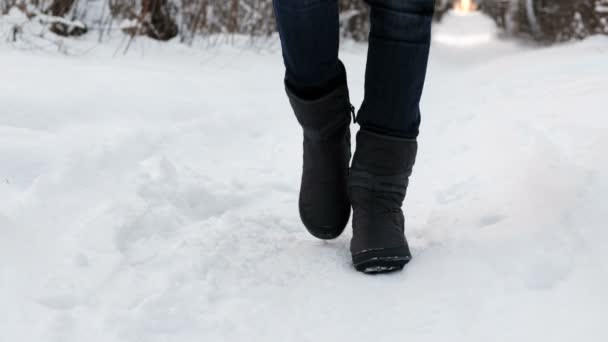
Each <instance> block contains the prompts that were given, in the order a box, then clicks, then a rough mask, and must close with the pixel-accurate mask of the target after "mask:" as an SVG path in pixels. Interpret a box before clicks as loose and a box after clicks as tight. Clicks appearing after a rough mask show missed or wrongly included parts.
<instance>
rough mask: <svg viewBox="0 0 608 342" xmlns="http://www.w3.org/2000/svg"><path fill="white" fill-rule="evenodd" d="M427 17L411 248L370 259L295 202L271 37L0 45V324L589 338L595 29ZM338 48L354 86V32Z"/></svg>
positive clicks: (23, 330)
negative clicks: (308, 223) (546, 38)
mask: <svg viewBox="0 0 608 342" xmlns="http://www.w3.org/2000/svg"><path fill="white" fill-rule="evenodd" d="M444 30H447V29H444V28H441V27H440V28H438V30H437V32H436V36H437V37H439V39H438V40H437V41H436V43H435V44H434V46H433V52H432V60H431V63H430V67H429V68H430V70H429V79H428V83H427V88H426V92H425V96H424V104H423V111H424V118H423V121H424V122H423V128H422V136H421V139H420V140H421V151H420V158H419V162H418V164H417V165H416V169H415V174H414V176H413V179H412V186H411V190H410V191H409V195H408V199H407V201H406V205H405V208H406V213H407V216H408V219H407V227H406V230H407V233H408V237H409V239H410V241H411V245H412V247H413V252H414V254H415V260H414V261H413V262H412V263H411V264H410V265H408V267H407V268H406V270H405V271H404V272H401V273H396V274H391V275H383V276H374V277H370V276H365V275H361V274H358V273H356V272H355V271H354V270H353V269H352V268H351V266H350V255H349V254H348V242H349V238H350V232H349V231H348V230H347V233H346V234H344V236H342V237H341V238H339V239H338V240H336V241H332V242H321V241H317V240H315V239H314V238H312V237H311V236H309V235H308V234H307V233H305V231H304V228H303V227H302V225H301V223H300V221H299V218H298V214H297V204H296V203H297V191H298V181H299V176H300V173H299V172H300V171H299V170H300V163H301V154H300V153H301V152H300V151H301V150H300V149H301V147H300V144H301V133H300V131H299V127H298V126H297V124H296V122H295V119H294V118H293V116H292V114H291V112H290V109H289V106H288V104H287V101H286V99H285V97H284V96H283V90H282V85H281V77H282V66H281V59H280V54H279V51H278V50H277V46H276V45H275V47H274V48H270V49H264V50H263V51H262V52H254V51H252V50H250V49H249V50H242V49H240V48H228V47H222V48H215V49H212V50H207V51H200V50H196V49H189V48H186V47H181V46H179V45H172V44H170V45H165V46H160V45H158V46H157V45H156V44H154V43H150V42H147V43H146V44H147V45H146V49H147V50H146V53H145V56H144V57H142V56H141V55H140V54H137V53H131V54H130V55H128V56H126V57H118V58H111V54H112V53H111V52H112V51H113V48H112V47H107V49H108V50H107V51H106V50H104V49H105V48H104V47H101V48H99V49H98V50H96V51H94V52H92V53H88V54H85V55H83V56H79V57H65V56H58V55H54V54H49V53H43V52H31V51H30V52H24V51H17V50H14V49H11V48H9V47H7V46H0V66H1V67H0V68H1V69H0V303H2V310H0V341H28V342H29V341H32V342H34V341H36V342H37V341H41V342H42V341H44V342H52V341H57V342H80V341H91V342H98V341H99V342H110V341H116V342H139V341H146V342H148V341H150V342H153V341H180V342H186V341H251V340H255V341H375V342H380V341H416V342H420V341H484V342H485V341H572V340H575V339H583V340H584V341H585V342H592V341H597V342H600V341H606V340H608V330H607V329H606V326H605V323H606V317H608V293H607V292H606V289H607V288H608V262H607V261H606V260H608V248H607V246H608V229H606V228H607V227H606V210H607V209H608V207H607V204H606V203H607V202H608V178H606V170H607V169H608V155H607V154H606V149H607V147H608V118H607V117H606V100H607V98H606V94H607V90H608V40H607V39H606V38H600V37H597V38H592V39H589V40H587V41H585V42H582V43H577V44H572V45H565V46H561V47H556V48H550V49H538V50H533V49H524V48H521V47H515V46H513V45H512V44H510V43H504V42H498V41H495V40H493V39H491V40H487V41H486V40H484V39H479V38H480V37H479V36H475V39H473V40H471V41H465V43H466V44H462V42H461V41H458V40H453V39H450V37H449V35H448V36H446V34H447V33H444V32H443V31H444ZM446 32H448V31H446ZM482 38H483V37H482ZM450 42H452V43H454V44H451V43H450ZM475 44H478V45H475ZM342 57H343V59H344V61H345V63H346V64H347V67H348V68H349V79H350V85H351V87H352V93H353V97H354V101H355V104H358V103H359V101H360V100H361V97H362V84H363V68H364V60H365V47H364V46H357V45H355V46H347V47H346V48H345V50H344V52H343V56H342ZM354 129H355V128H354V127H353V130H354ZM353 132H354V131H353Z"/></svg>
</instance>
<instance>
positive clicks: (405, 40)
mask: <svg viewBox="0 0 608 342" xmlns="http://www.w3.org/2000/svg"><path fill="white" fill-rule="evenodd" d="M366 2H367V3H368V4H369V5H370V6H371V14H370V21H371V32H370V37H369V51H368V57H367V70H366V75H365V76H366V77H365V99H364V100H363V104H362V106H361V109H360V110H359V116H358V122H359V124H360V125H361V128H362V129H364V130H368V131H371V132H376V133H380V134H386V135H392V136H398V137H403V138H416V137H417V136H418V128H419V126H420V108H419V103H420V97H421V95H422V88H423V85H424V79H425V76H426V67H427V60H428V56H429V46H430V40H431V39H430V37H431V20H432V17H433V11H434V1H433V0H366Z"/></svg>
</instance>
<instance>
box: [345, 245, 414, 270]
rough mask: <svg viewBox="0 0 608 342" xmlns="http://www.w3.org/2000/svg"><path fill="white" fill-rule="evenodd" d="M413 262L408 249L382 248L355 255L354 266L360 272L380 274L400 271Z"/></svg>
mask: <svg viewBox="0 0 608 342" xmlns="http://www.w3.org/2000/svg"><path fill="white" fill-rule="evenodd" d="M410 260H412V255H411V253H410V251H409V248H408V247H397V248H382V249H373V250H369V251H364V252H360V253H356V254H353V265H354V266H355V269H356V270H357V271H359V272H363V273H366V274H380V273H389V272H395V271H400V270H402V269H403V267H404V266H405V265H406V264H407V263H408V262H410Z"/></svg>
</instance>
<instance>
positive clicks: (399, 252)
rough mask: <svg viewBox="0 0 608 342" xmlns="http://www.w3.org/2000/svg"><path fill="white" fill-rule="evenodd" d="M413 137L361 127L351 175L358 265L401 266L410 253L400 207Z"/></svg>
mask: <svg viewBox="0 0 608 342" xmlns="http://www.w3.org/2000/svg"><path fill="white" fill-rule="evenodd" d="M417 150H418V144H417V142H416V140H415V139H403V138H396V137H391V136H385V135H380V134H376V133H371V132H368V131H364V130H361V131H359V133H358V134H357V150H356V152H355V157H354V158H353V163H352V167H351V170H350V176H349V194H350V201H351V203H352V206H353V239H352V240H351V247H350V250H351V254H352V258H353V264H354V266H355V268H356V269H357V270H358V271H361V272H365V273H383V272H390V271H394V270H400V269H402V268H403V266H405V264H407V263H408V262H409V261H410V259H411V258H412V255H411V253H410V249H409V246H408V244H407V240H406V239H405V234H404V227H403V225H404V217H403V211H402V210H401V207H402V205H403V200H404V199H405V194H406V190H407V186H408V182H409V176H410V175H411V173H412V168H413V166H414V162H415V159H416V152H417Z"/></svg>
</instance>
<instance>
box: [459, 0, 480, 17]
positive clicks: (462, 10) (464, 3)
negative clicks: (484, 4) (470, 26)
mask: <svg viewBox="0 0 608 342" xmlns="http://www.w3.org/2000/svg"><path fill="white" fill-rule="evenodd" d="M475 10H477V4H476V3H475V1H473V0H454V11H455V12H456V13H458V14H467V13H471V12H473V11H475Z"/></svg>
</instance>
